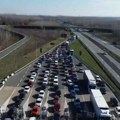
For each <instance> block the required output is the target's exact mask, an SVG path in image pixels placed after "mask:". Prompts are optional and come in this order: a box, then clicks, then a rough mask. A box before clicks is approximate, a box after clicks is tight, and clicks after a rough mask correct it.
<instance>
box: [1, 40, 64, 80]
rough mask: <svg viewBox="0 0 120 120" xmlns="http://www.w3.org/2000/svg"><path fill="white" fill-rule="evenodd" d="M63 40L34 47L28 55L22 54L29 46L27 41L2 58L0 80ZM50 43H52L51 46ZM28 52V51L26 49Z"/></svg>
mask: <svg viewBox="0 0 120 120" xmlns="http://www.w3.org/2000/svg"><path fill="white" fill-rule="evenodd" d="M64 40H65V39H63V38H58V39H56V40H53V41H50V42H48V43H46V44H44V45H42V46H40V47H38V46H37V47H36V49H34V50H33V51H32V52H30V53H28V54H24V51H25V50H26V46H29V41H28V42H27V43H26V44H25V45H23V46H21V47H20V48H18V49H17V50H15V51H14V52H12V53H11V54H9V55H8V56H6V57H5V58H3V59H2V60H1V61H0V66H1V67H0V71H1V72H0V79H2V78H4V77H6V76H7V75H10V74H11V73H12V72H15V71H16V70H18V69H20V68H21V67H23V66H24V65H26V64H27V63H29V62H31V61H32V60H34V59H35V58H37V57H39V56H40V55H42V54H44V53H45V52H47V51H48V50H50V49H51V48H53V47H54V46H56V45H58V44H59V43H61V42H63V41H64ZM51 43H54V44H53V45H51ZM40 48H42V52H40ZM27 50H28V49H27Z"/></svg>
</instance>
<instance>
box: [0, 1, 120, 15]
mask: <svg viewBox="0 0 120 120" xmlns="http://www.w3.org/2000/svg"><path fill="white" fill-rule="evenodd" d="M0 13H12V14H27V15H67V16H112V17H114V16H115V17H120V0H0Z"/></svg>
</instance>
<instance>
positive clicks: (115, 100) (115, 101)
mask: <svg viewBox="0 0 120 120" xmlns="http://www.w3.org/2000/svg"><path fill="white" fill-rule="evenodd" d="M110 103H111V105H112V106H113V107H116V106H118V101H117V99H116V98H115V97H111V98H110Z"/></svg>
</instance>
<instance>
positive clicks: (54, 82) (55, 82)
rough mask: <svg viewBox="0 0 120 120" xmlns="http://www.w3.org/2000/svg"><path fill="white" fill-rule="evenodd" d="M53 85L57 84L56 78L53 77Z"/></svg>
mask: <svg viewBox="0 0 120 120" xmlns="http://www.w3.org/2000/svg"><path fill="white" fill-rule="evenodd" d="M53 85H54V86H58V79H55V78H54V81H53Z"/></svg>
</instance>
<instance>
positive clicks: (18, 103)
mask: <svg viewBox="0 0 120 120" xmlns="http://www.w3.org/2000/svg"><path fill="white" fill-rule="evenodd" d="M21 102H22V99H20V97H19V96H17V97H16V100H15V106H16V107H19V106H20V104H21Z"/></svg>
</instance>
